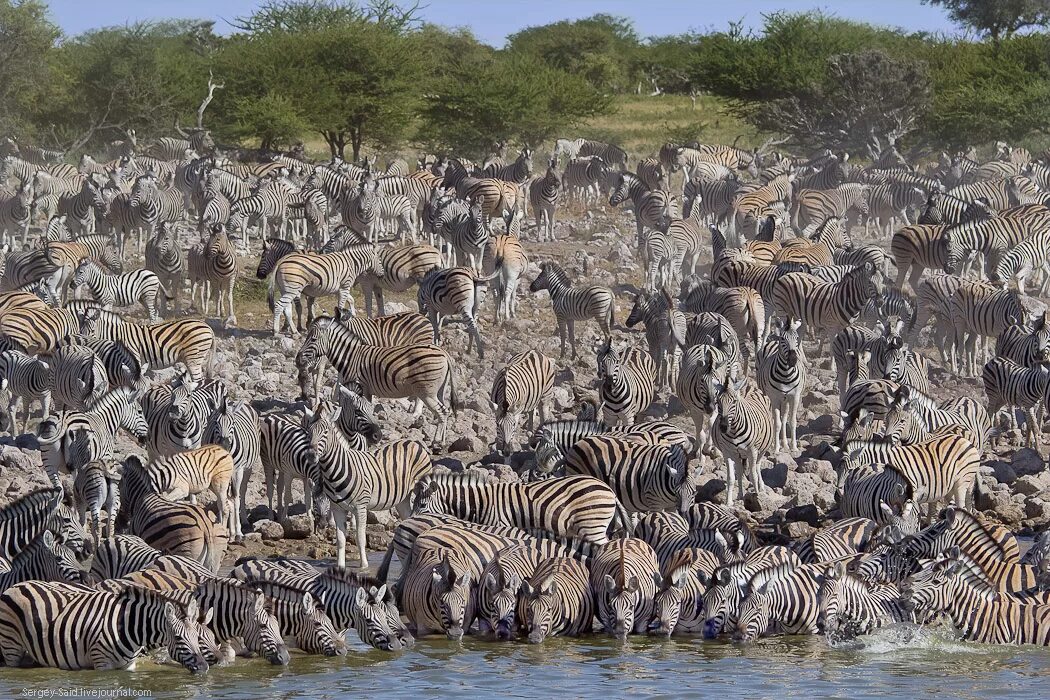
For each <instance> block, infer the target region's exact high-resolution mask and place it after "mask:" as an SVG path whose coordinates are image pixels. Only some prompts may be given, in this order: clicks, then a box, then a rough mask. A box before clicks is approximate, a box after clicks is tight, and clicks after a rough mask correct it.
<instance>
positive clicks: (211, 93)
mask: <svg viewBox="0 0 1050 700" xmlns="http://www.w3.org/2000/svg"><path fill="white" fill-rule="evenodd" d="M225 87H226V83H216V82H215V80H214V78H213V77H212V73H211V71H210V70H209V71H208V94H207V96H206V97H205V98H204V99H203V100H201V105H200V107H198V108H197V128H198V129H203V128H204V110H206V109H208V105H210V104H211V101H212V99H214V97H215V91H216V90H222V89H223V88H225Z"/></svg>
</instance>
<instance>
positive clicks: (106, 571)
mask: <svg viewBox="0 0 1050 700" xmlns="http://www.w3.org/2000/svg"><path fill="white" fill-rule="evenodd" d="M118 496H119V493H118ZM160 556H161V553H160V551H159V550H156V549H154V548H153V547H150V546H149V545H148V544H146V543H145V542H144V541H143V540H142V538H140V537H136V536H135V535H121V534H117V535H114V536H113V537H107V538H104V539H102V540H99V542H98V544H97V545H96V546H95V551H94V556H93V557H92V560H91V571H90V572H89V577H90V578H92V579H94V580H98V581H104V580H105V579H109V578H120V577H122V576H125V575H127V574H130V573H132V572H135V571H140V570H142V569H145V568H146V567H148V566H150V565H151V564H152V563H153V562H154V561H156V559H157V558H158V557H160Z"/></svg>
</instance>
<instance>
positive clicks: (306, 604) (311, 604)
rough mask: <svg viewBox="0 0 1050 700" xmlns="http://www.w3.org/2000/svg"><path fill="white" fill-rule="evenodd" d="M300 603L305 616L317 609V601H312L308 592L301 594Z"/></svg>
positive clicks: (312, 598)
mask: <svg viewBox="0 0 1050 700" xmlns="http://www.w3.org/2000/svg"><path fill="white" fill-rule="evenodd" d="M357 590H361V589H360V588H358V589H357ZM302 603H303V612H305V613H306V614H307V615H313V614H314V611H315V610H316V609H317V601H315V600H314V597H313V596H312V595H310V593H309V592H304V593H303V600H302Z"/></svg>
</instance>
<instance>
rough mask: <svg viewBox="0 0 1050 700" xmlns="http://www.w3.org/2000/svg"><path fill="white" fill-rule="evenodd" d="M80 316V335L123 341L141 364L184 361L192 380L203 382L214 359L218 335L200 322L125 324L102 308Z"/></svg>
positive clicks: (155, 366) (159, 365) (162, 365)
mask: <svg viewBox="0 0 1050 700" xmlns="http://www.w3.org/2000/svg"><path fill="white" fill-rule="evenodd" d="M77 316H78V319H79V324H78V325H79V328H78V329H77V331H76V332H77V333H79V334H80V335H84V336H87V337H89V338H99V339H104V340H112V341H119V342H121V343H123V344H124V345H125V346H126V347H127V348H128V349H129V350H130V351H131V352H132V353H134V355H135V356H136V357H137V358H138V360H139V361H140V362H141V363H143V364H146V365H149V367H150V368H151V369H154V370H157V369H163V368H165V367H171V366H172V365H174V364H175V363H176V362H181V363H182V364H183V365H185V367H186V369H187V371H188V372H189V376H190V379H191V380H192V381H194V382H199V381H201V379H203V377H204V375H205V371H206V370H208V369H209V368H210V366H211V363H212V361H213V359H214V353H215V333H214V332H213V331H212V329H211V327H210V326H209V325H208V324H207V323H205V322H204V321H201V320H199V319H193V318H177V319H172V320H170V321H162V322H161V323H155V324H152V325H148V326H144V325H139V324H136V323H129V322H126V321H123V320H122V319H121V318H120V317H119V316H118V315H116V314H114V313H112V312H109V311H102V310H99V309H87V310H86V311H84V312H83V313H81V314H78V315H77Z"/></svg>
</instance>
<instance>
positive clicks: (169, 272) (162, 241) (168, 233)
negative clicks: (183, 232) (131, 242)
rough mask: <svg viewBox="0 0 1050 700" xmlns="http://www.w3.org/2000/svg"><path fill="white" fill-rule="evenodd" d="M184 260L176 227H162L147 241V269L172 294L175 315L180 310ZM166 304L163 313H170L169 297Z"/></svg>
mask: <svg viewBox="0 0 1050 700" xmlns="http://www.w3.org/2000/svg"><path fill="white" fill-rule="evenodd" d="M182 258H183V255H182V248H181V247H179V243H178V239H177V237H176V231H175V227H174V226H171V225H168V224H164V225H161V227H160V229H159V230H158V231H157V235H156V236H154V237H153V238H151V239H149V240H148V241H146V258H145V269H147V270H151V271H153V273H154V274H156V275H157V278H158V279H159V280H160V283H161V285H162V286H163V287H164V289H166V290H168V292H169V293H170V294H171V299H170V302H171V311H172V312H175V313H177V312H178V310H179V291H181V289H182V281H183V271H182ZM164 302H165V304H164V306H165V309H164V311H163V312H162V313H165V312H167V311H168V309H167V306H168V303H167V302H168V299H167V295H165V298H164Z"/></svg>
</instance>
